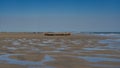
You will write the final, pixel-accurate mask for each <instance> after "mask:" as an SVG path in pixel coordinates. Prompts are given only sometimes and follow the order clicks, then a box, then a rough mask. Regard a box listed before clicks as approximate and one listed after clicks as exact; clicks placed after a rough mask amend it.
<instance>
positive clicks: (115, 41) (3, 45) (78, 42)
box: [0, 33, 120, 68]
mask: <svg viewBox="0 0 120 68" xmlns="http://www.w3.org/2000/svg"><path fill="white" fill-rule="evenodd" d="M0 68H120V37H119V38H114V36H101V35H92V34H91V35H87V34H84V35H83V34H74V35H71V36H44V35H43V34H30V33H26V34H22V33H18V34H15V33H11V34H10V33H5V34H4V33H1V34H0Z"/></svg>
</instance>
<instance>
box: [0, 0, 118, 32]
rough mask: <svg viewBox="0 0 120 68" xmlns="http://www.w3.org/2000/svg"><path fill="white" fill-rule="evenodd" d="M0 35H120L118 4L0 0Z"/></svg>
mask: <svg viewBox="0 0 120 68" xmlns="http://www.w3.org/2000/svg"><path fill="white" fill-rule="evenodd" d="M0 31H7V32H26V31H27V32H33V31H40V32H43V31H44V32H45V31H50V32H51V31H57V32H59V31H77V32H84V31H88V32H92V31H95V32H104V31H107V32H120V0H0Z"/></svg>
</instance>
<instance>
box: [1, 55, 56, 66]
mask: <svg viewBox="0 0 120 68" xmlns="http://www.w3.org/2000/svg"><path fill="white" fill-rule="evenodd" d="M21 55H22V54H4V55H1V56H0V61H5V62H6V63H8V64H18V65H30V66H44V65H45V64H44V63H46V62H50V61H53V60H54V58H53V57H51V56H49V55H45V56H44V58H43V59H42V60H41V61H29V60H18V59H13V58H10V56H21ZM23 56H24V55H23ZM36 58H39V57H36ZM0 63H2V62H0ZM29 68H34V67H29ZM46 68H50V67H49V66H48V67H46ZM51 68H52V67H51Z"/></svg>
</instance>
